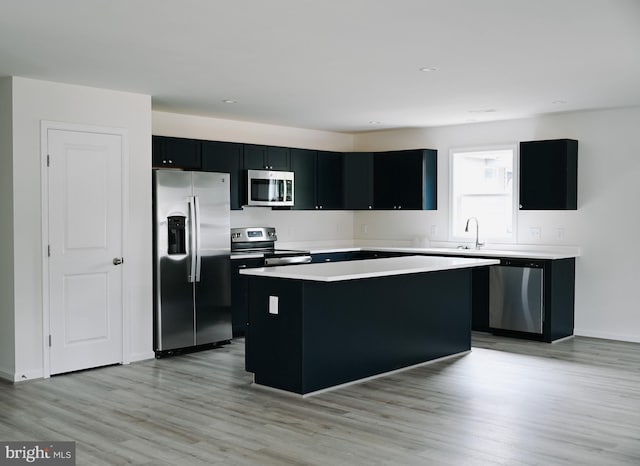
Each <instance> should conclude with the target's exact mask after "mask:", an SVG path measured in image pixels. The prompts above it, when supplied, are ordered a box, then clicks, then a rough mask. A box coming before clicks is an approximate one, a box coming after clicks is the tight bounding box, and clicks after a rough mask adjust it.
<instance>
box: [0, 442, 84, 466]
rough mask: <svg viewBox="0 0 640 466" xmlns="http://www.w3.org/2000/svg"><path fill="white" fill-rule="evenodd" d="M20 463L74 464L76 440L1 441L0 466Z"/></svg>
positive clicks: (55, 465) (63, 465) (69, 465)
mask: <svg viewBox="0 0 640 466" xmlns="http://www.w3.org/2000/svg"><path fill="white" fill-rule="evenodd" d="M18 464H34V465H39V464H46V465H54V466H74V465H75V464H76V442H0V466H4V465H18Z"/></svg>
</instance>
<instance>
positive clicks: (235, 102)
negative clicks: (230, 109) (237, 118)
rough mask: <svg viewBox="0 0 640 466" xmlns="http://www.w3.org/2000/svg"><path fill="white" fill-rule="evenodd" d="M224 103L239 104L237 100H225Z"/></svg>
mask: <svg viewBox="0 0 640 466" xmlns="http://www.w3.org/2000/svg"><path fill="white" fill-rule="evenodd" d="M222 102H224V103H225V104H237V103H238V101H237V100H233V99H224V100H223V101H222Z"/></svg>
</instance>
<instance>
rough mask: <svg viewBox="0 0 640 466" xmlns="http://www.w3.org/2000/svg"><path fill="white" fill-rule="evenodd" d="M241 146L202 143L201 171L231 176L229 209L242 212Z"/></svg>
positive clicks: (222, 143) (209, 142)
mask: <svg viewBox="0 0 640 466" xmlns="http://www.w3.org/2000/svg"><path fill="white" fill-rule="evenodd" d="M243 152H244V151H243V144H237V143H234V142H216V141H203V142H202V170H204V171H209V172H221V173H229V175H231V183H230V184H231V186H230V191H231V198H230V200H231V209H232V210H242V193H243V188H244V186H245V183H246V180H245V179H244V171H243V169H242V163H243V162H242V160H243V159H242V155H243Z"/></svg>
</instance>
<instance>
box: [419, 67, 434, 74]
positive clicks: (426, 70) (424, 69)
mask: <svg viewBox="0 0 640 466" xmlns="http://www.w3.org/2000/svg"><path fill="white" fill-rule="evenodd" d="M420 71H422V72H424V73H431V72H432V71H438V68H436V67H435V66H424V67H422V68H420Z"/></svg>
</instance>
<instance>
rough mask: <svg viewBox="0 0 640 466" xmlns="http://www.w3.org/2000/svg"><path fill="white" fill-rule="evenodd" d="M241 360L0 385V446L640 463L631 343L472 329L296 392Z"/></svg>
mask: <svg viewBox="0 0 640 466" xmlns="http://www.w3.org/2000/svg"><path fill="white" fill-rule="evenodd" d="M327 344H331V342H327ZM243 357H244V351H243V341H242V340H234V341H233V342H232V344H230V345H227V346H225V347H223V348H220V349H216V350H211V351H205V352H201V353H194V354H190V355H184V356H179V357H174V358H167V359H162V360H153V361H145V362H141V363H136V364H132V365H130V366H115V367H107V368H101V369H94V370H90V371H84V372H79V373H75V374H67V375H62V376H57V377H53V378H51V379H49V380H36V381H30V382H25V383H20V384H16V385H11V384H8V383H0V440H75V441H76V442H77V456H78V463H77V464H79V465H85V464H87V465H101V464H104V465H114V464H149V465H200V464H203V465H205V464H206V465H210V464H238V465H254V464H255V465H280V464H296V465H297V464H314V465H360V464H363V465H374V464H376V465H377V464H384V465H413V464H417V465H440V464H442V465H481V464H487V465H495V464H502V465H534V464H535V465H572V466H574V465H607V466H610V465H639V464H640V344H630V343H620V342H611V341H604V340H597V339H589V338H580V337H577V338H574V339H570V340H567V341H564V342H561V343H556V344H546V343H537V342H527V341H519V340H514V339H506V338H498V337H494V336H490V335H485V334H476V335H474V348H473V350H472V352H471V353H470V354H467V355H465V356H461V357H457V358H454V359H450V360H447V361H442V362H439V363H435V364H431V365H428V366H423V367H420V368H416V369H412V370H409V371H404V372H402V373H397V374H394V375H390V376H387V377H383V378H379V379H376V380H372V381H368V382H364V383H361V384H357V385H352V386H349V387H345V388H340V389H337V390H334V391H331V392H326V393H322V394H319V395H316V396H313V397H309V398H305V399H302V398H299V397H295V396H290V395H286V394H281V393H275V392H271V391H267V390H264V389H259V388H257V387H254V386H251V375H250V374H247V373H246V372H244V369H243Z"/></svg>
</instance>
